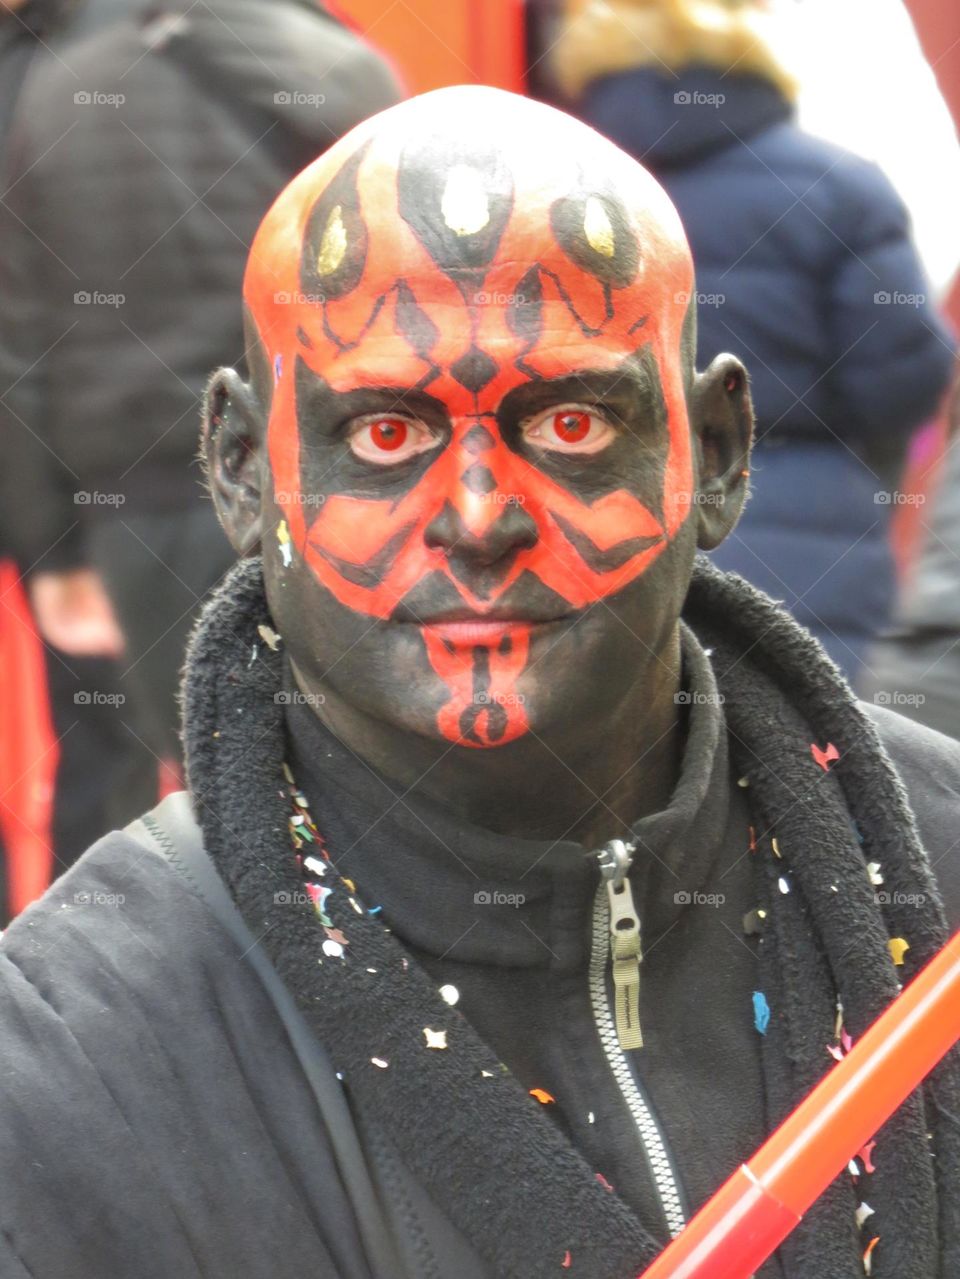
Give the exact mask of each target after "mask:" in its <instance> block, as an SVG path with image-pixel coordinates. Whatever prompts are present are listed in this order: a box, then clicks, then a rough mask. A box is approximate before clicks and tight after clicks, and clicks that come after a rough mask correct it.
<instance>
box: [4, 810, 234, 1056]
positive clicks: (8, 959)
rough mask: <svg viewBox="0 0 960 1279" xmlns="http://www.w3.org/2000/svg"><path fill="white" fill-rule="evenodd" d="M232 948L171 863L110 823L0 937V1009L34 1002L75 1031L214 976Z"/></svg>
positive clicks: (41, 1012) (46, 1020)
mask: <svg viewBox="0 0 960 1279" xmlns="http://www.w3.org/2000/svg"><path fill="white" fill-rule="evenodd" d="M230 946H231V942H230V938H229V936H228V935H227V934H226V932H225V931H224V930H223V929H222V928H220V927H219V925H218V924H217V921H216V920H215V919H214V918H213V916H212V915H211V913H210V911H209V909H208V908H207V906H206V905H205V903H204V902H203V900H202V899H201V898H200V897H199V896H198V895H197V894H196V893H194V892H193V891H192V890H191V888H190V885H189V884H188V883H187V882H186V880H184V879H183V877H182V876H180V875H179V874H177V872H176V871H175V870H174V869H173V868H172V867H171V865H170V863H169V862H167V861H166V860H165V859H164V858H163V857H161V856H159V855H158V854H157V853H155V852H152V851H150V849H148V848H147V847H145V846H144V845H143V844H141V843H140V842H138V841H137V840H136V839H134V838H133V837H132V836H131V835H129V834H127V833H126V832H123V831H113V832H111V833H110V834H108V835H105V836H104V837H103V838H102V839H101V840H99V841H98V842H97V843H96V844H94V845H93V846H92V847H91V848H89V849H88V850H87V851H86V853H84V855H83V856H82V857H81V858H80V859H79V860H78V861H77V862H76V864H75V865H74V866H72V867H71V868H70V870H68V871H67V872H66V873H65V874H64V875H62V876H61V877H60V878H59V879H57V880H55V881H54V883H53V884H52V885H51V886H50V887H49V888H48V889H47V891H46V892H45V893H44V894H43V896H42V897H41V898H39V900H38V901H36V902H34V903H33V904H32V905H31V906H29V907H28V908H27V909H26V910H25V911H24V912H23V913H22V914H21V915H19V916H18V917H17V918H16V919H15V920H14V921H13V922H12V923H11V924H10V926H9V927H8V928H7V929H6V931H5V932H4V933H3V935H2V937H0V1016H3V1017H6V1016H11V1015H15V1013H14V1011H13V1010H15V1009H17V1008H20V1009H24V1008H32V1009H33V1010H34V1011H33V1014H32V1015H34V1016H35V1017H36V1018H37V1024H40V1023H43V1024H44V1025H45V1026H46V1027H47V1028H48V1029H49V1030H50V1031H51V1033H54V1034H56V1033H59V1032H58V1031H55V1030H54V1027H55V1026H56V1025H57V1023H63V1024H64V1025H66V1026H67V1027H68V1028H69V1030H70V1033H71V1034H72V1035H79V1036H81V1037H84V1036H86V1035H88V1034H94V1033H96V1026H97V1023H98V1022H100V1021H102V1022H103V1024H104V1025H105V1026H107V1025H109V1026H110V1027H112V1028H114V1029H115V1028H116V1027H117V1025H118V1019H117V1016H116V1014H117V1013H118V1012H119V1010H121V1009H123V1008H129V1007H132V1006H134V1005H136V1006H138V1007H140V1008H145V1007H147V1006H148V1005H149V1004H150V1003H151V1002H153V1001H156V1002H158V1003H166V1002H167V1001H169V1000H170V999H172V998H178V999H182V998H183V997H184V995H185V992H186V991H187V990H188V989H189V988H190V987H191V986H192V987H194V988H196V987H198V986H202V985H203V984H204V982H208V981H214V980H215V975H216V969H217V964H218V960H220V959H222V956H223V955H224V954H225V953H228V951H229V948H230ZM175 992H177V993H175ZM108 1010H110V1013H111V1015H110V1016H109V1017H107V1015H106V1014H107V1011H108ZM171 1011H172V1010H171ZM2 1055H3V1053H2V1050H0V1056H2Z"/></svg>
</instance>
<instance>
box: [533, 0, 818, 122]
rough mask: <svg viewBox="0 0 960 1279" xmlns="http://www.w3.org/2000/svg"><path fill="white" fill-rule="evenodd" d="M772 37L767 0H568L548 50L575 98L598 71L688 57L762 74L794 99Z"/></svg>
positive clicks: (671, 64) (669, 64) (675, 62)
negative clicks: (765, 0) (554, 39)
mask: <svg viewBox="0 0 960 1279" xmlns="http://www.w3.org/2000/svg"><path fill="white" fill-rule="evenodd" d="M775 39H776V22H775V18H774V15H773V14H772V12H771V11H770V8H769V5H768V4H767V3H765V2H764V0H565V13H564V15H563V17H562V19H561V30H560V35H559V38H558V40H557V42H556V44H555V45H554V47H553V51H552V53H551V55H550V56H551V60H552V63H553V68H554V73H555V74H556V76H557V79H558V81H559V83H560V86H561V88H562V89H563V91H564V93H566V94H567V95H568V97H569V98H570V99H572V100H575V99H577V98H579V97H580V95H581V94H582V93H583V91H584V89H585V88H586V87H587V85H589V84H590V83H591V81H593V80H597V79H599V78H600V77H601V76H605V75H613V74H614V73H615V72H617V71H627V70H629V69H630V68H631V67H641V66H658V65H659V66H660V67H662V68H664V69H667V70H670V71H679V70H680V69H681V68H682V67H685V66H688V65H689V64H690V63H706V64H707V65H708V66H712V67H715V68H717V69H718V70H720V71H729V72H730V73H731V74H736V73H739V74H741V75H743V74H746V73H752V74H754V75H759V76H763V77H764V78H765V79H767V80H771V81H772V82H773V83H774V84H775V85H777V86H778V88H780V89H781V91H782V92H783V93H785V94H786V95H787V97H788V98H790V99H791V100H793V99H794V98H795V97H796V94H797V82H796V80H795V79H794V77H793V76H792V75H791V73H790V72H789V70H788V69H787V68H786V66H785V65H784V63H783V61H782V60H781V58H780V57H779V56H778V55H777V54H776V53H775V52H774V44H775Z"/></svg>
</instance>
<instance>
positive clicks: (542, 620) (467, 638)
mask: <svg viewBox="0 0 960 1279" xmlns="http://www.w3.org/2000/svg"><path fill="white" fill-rule="evenodd" d="M569 616H570V614H564V615H563V616H561V617H517V616H516V614H511V615H498V614H496V613H472V612H469V611H466V610H459V611H457V612H451V613H446V614H442V615H439V616H437V617H430V618H421V619H420V622H419V625H420V626H421V627H422V629H423V630H428V631H431V632H432V633H433V634H434V635H437V636H439V637H440V638H441V639H444V640H446V641H447V642H448V643H451V644H455V645H466V646H469V645H471V644H495V643H498V642H499V641H500V640H501V639H503V638H505V637H507V636H510V635H514V634H516V633H517V632H518V631H534V630H542V629H543V628H544V627H546V626H552V625H554V624H555V623H557V622H563V621H567V620H568V618H569Z"/></svg>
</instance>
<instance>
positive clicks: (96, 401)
mask: <svg viewBox="0 0 960 1279" xmlns="http://www.w3.org/2000/svg"><path fill="white" fill-rule="evenodd" d="M99 3H104V4H107V3H110V4H112V5H113V7H114V10H115V12H114V14H113V15H112V20H111V21H110V22H109V23H108V24H107V25H106V26H101V28H100V29H99V30H97V31H95V32H94V33H92V34H90V33H88V32H81V33H80V34H81V35H82V37H83V38H78V39H76V40H72V39H71V41H70V42H69V44H68V45H67V46H66V47H64V45H63V44H62V43H61V45H60V46H59V47H58V46H57V45H56V44H52V45H50V46H49V47H47V46H46V45H45V47H44V49H43V51H42V54H41V56H36V57H34V58H33V59H32V60H31V65H30V67H29V70H28V71H27V73H26V75H25V78H24V83H23V85H22V88H21V90H20V93H19V96H18V100H17V104H16V108H15V110H14V112H13V119H12V123H11V133H10V139H9V144H8V147H7V178H6V180H5V182H4V186H5V187H6V188H8V189H7V192H6V195H5V197H4V201H3V206H2V208H0V217H2V219H3V225H2V235H0V391H2V398H0V430H2V433H3V438H4V443H5V448H6V450H7V453H8V460H9V466H8V468H7V469H8V474H7V482H6V485H5V493H4V504H5V507H6V511H7V528H8V533H9V536H10V538H11V539H12V541H13V544H14V548H15V551H16V554H17V558H18V561H19V562H20V563H22V564H23V565H25V566H29V567H30V569H31V598H32V602H33V606H34V609H35V612H36V617H37V622H38V627H39V629H40V632H41V634H42V635H43V636H44V637H45V638H46V639H48V640H49V641H50V642H51V643H54V644H57V645H58V646H59V647H61V648H64V649H65V650H66V651H68V652H69V651H74V652H76V651H80V649H82V648H83V646H84V644H85V643H87V641H88V638H89V633H90V632H91V631H93V632H94V633H95V636H96V642H97V643H98V644H100V645H101V647H106V648H109V647H111V646H113V647H114V648H115V649H119V647H120V645H121V644H122V648H123V651H122V656H121V658H120V664H121V670H122V676H121V679H120V684H119V687H120V689H121V690H122V696H123V697H124V698H125V701H123V702H122V704H120V705H119V706H116V707H113V708H111V709H112V713H113V714H114V716H116V717H118V718H119V719H120V720H121V722H122V724H123V731H124V735H125V737H126V742H127V748H128V751H129V755H130V759H131V761H134V760H135V761H136V778H135V779H131V780H130V781H129V782H128V784H127V785H125V786H124V787H122V788H120V789H119V790H118V792H117V793H116V794H115V801H116V804H115V808H114V811H113V812H112V813H111V814H110V821H109V824H118V823H121V824H122V822H124V821H127V820H129V818H130V817H131V816H132V815H133V814H134V813H136V812H137V811H139V810H140V809H142V808H143V806H144V804H145V803H150V802H152V801H153V799H155V797H156V787H157V773H158V764H159V763H160V762H167V761H176V760H178V759H179V755H180V750H179V742H178V739H177V732H176V723H177V714H176V706H175V690H176V685H177V678H178V672H179V668H180V664H181V660H182V650H183V646H184V642H185V638H186V635H187V632H188V629H189V626H190V623H191V621H192V618H193V615H194V613H195V611H196V609H197V607H198V605H199V604H200V602H201V600H202V599H203V597H204V595H205V594H206V592H207V591H208V590H209V589H210V587H211V586H212V585H214V583H216V581H217V580H218V579H219V577H220V575H221V574H222V572H223V571H224V570H225V569H226V567H227V566H228V564H229V563H230V561H231V552H230V548H229V546H228V544H227V541H226V539H225V538H224V536H223V534H222V532H221V531H220V529H219V527H218V525H217V521H216V518H215V516H214V514H213V511H212V510H211V508H210V505H209V503H208V502H207V501H206V499H205V496H204V493H203V491H202V482H201V477H200V473H199V470H198V469H197V466H196V464H195V452H196V422H197V414H198V411H199V403H200V396H201V393H202V390H203V384H204V380H205V378H206V376H207V374H208V372H209V370H210V368H212V367H214V366H216V365H217V364H219V363H221V362H223V361H225V360H226V361H231V360H235V359H237V358H242V356H243V351H244V343H243V334H242V328H241V323H240V317H239V316H238V315H237V314H236V306H235V298H236V292H237V289H238V288H239V285H240V281H241V278H242V274H243V265H244V261H245V258H246V255H247V251H248V246H249V243H250V240H251V238H252V234H253V231H254V229H255V227H256V226H257V224H258V222H259V220H260V218H261V217H262V216H263V214H264V212H265V211H266V209H267V208H268V207H269V205H270V203H271V202H272V200H273V198H274V196H275V195H276V194H277V192H278V191H279V190H280V189H281V188H282V187H283V186H284V185H285V183H286V182H287V181H288V180H289V178H290V177H291V176H292V175H293V174H294V173H296V172H298V171H299V170H300V169H301V168H302V167H303V166H304V165H305V164H306V163H307V162H308V161H310V160H312V159H314V158H315V157H316V155H317V153H318V152H320V151H323V150H325V149H326V148H327V147H328V146H329V145H330V144H331V143H332V142H333V141H335V140H336V138H337V137H339V136H340V134H342V133H343V132H345V131H346V130H347V129H348V128H350V127H352V126H353V125H354V124H356V123H357V122H358V121H360V120H361V119H363V118H364V117H365V116H366V115H368V114H370V113H371V112H373V111H376V110H379V109H381V108H383V107H385V106H388V105H390V104H391V103H392V102H394V101H396V100H397V98H398V87H397V85H396V83H395V81H394V79H393V76H392V74H391V73H390V71H389V70H388V69H387V68H386V66H385V64H384V63H383V62H382V61H381V59H380V58H379V57H378V56H377V55H376V54H374V53H373V52H372V50H371V49H369V48H368V47H367V46H366V45H364V44H363V43H362V42H361V41H360V39H359V38H358V37H356V36H355V35H354V34H353V33H352V32H351V31H349V30H348V29H347V28H346V27H345V26H344V25H343V24H342V23H341V22H340V21H339V20H337V19H335V18H334V17H333V16H332V15H331V14H330V13H328V12H327V11H325V10H324V9H323V8H321V7H319V6H318V5H317V4H315V3H314V2H313V0H272V2H271V3H269V4H267V3H263V0H205V3H203V4H200V5H195V4H188V3H186V2H185V0H184V2H182V3H172V4H164V5H149V6H148V5H146V4H144V3H142V2H139V3H137V2H133V0H127V2H126V3H123V2H122V0H91V7H93V5H95V4H99ZM81 7H82V6H81ZM26 8H27V11H28V12H29V11H30V10H31V9H32V8H33V4H29V5H28V6H26ZM14 18H15V19H19V22H18V25H22V23H23V20H24V15H23V14H22V13H21V14H17V15H14ZM114 618H115V619H116V621H114ZM86 691H87V692H88V693H90V694H92V695H93V696H96V695H97V694H98V693H100V692H102V690H101V689H100V687H99V686H95V687H94V689H92V690H86Z"/></svg>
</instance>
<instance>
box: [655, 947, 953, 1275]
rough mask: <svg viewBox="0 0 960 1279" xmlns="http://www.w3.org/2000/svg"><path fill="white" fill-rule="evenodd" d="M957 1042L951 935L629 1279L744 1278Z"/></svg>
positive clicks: (764, 1257) (776, 1246)
mask: <svg viewBox="0 0 960 1279" xmlns="http://www.w3.org/2000/svg"><path fill="white" fill-rule="evenodd" d="M958 1039H960V933H957V934H956V936H955V937H954V938H953V939H952V940H951V941H950V942H949V943H948V945H946V946H945V947H944V948H943V950H942V951H941V952H940V954H939V955H937V956H936V958H935V959H933V960H932V961H931V962H930V963H929V964H928V965H927V967H926V968H925V969H924V970H923V971H922V972H921V973H920V974H919V975H918V976H917V977H915V978H914V980H913V981H912V982H911V983H910V985H909V986H908V987H907V988H906V990H904V991H903V993H902V994H901V995H900V996H899V998H898V999H896V1000H894V1002H893V1003H892V1004H891V1005H890V1007H889V1008H888V1009H887V1010H886V1012H884V1013H883V1014H882V1015H881V1016H880V1017H878V1018H877V1020H876V1021H875V1022H874V1024H873V1025H872V1026H871V1027H870V1029H869V1030H868V1031H867V1033H866V1034H865V1035H864V1036H863V1038H862V1039H861V1040H860V1041H859V1042H858V1043H857V1044H855V1045H854V1047H853V1048H852V1049H851V1050H850V1052H849V1053H848V1054H847V1055H846V1057H844V1059H843V1060H842V1061H841V1062H840V1063H839V1064H838V1065H836V1066H834V1068H833V1070H831V1071H830V1073H829V1074H828V1075H827V1076H826V1077H825V1078H824V1079H823V1080H821V1082H820V1083H819V1084H818V1085H817V1086H816V1088H814V1089H813V1091H812V1092H811V1093H810V1094H809V1095H808V1096H807V1097H806V1098H805V1100H804V1101H802V1102H801V1103H800V1105H799V1106H798V1107H797V1109H796V1110H795V1111H794V1112H793V1114H792V1115H791V1116H790V1117H789V1118H788V1119H787V1120H785V1122H784V1123H783V1124H782V1125H781V1126H780V1127H779V1128H778V1129H777V1131H776V1132H775V1133H774V1134H773V1136H772V1137H771V1138H770V1139H769V1140H768V1141H767V1142H765V1144H764V1145H762V1146H761V1147H760V1149H759V1150H758V1151H757V1153H756V1154H755V1155H754V1156H753V1158H752V1159H751V1160H750V1161H749V1163H746V1164H744V1165H743V1166H742V1167H741V1168H738V1169H737V1171H736V1172H735V1173H734V1174H733V1176H732V1177H731V1178H730V1180H729V1181H728V1182H726V1184H725V1185H724V1186H722V1187H721V1188H720V1190H718V1191H717V1193H716V1194H715V1195H714V1197H713V1198H712V1199H711V1200H710V1201H709V1203H707V1204H706V1205H705V1206H704V1207H703V1208H702V1209H701V1210H700V1212H698V1213H697V1215H696V1216H695V1217H694V1219H693V1220H692V1221H691V1222H690V1224H689V1225H688V1226H687V1227H686V1229H685V1230H683V1231H682V1232H681V1233H680V1234H679V1235H678V1236H677V1237H676V1239H674V1240H673V1242H672V1243H671V1244H670V1245H669V1246H668V1247H667V1248H666V1249H665V1250H664V1251H663V1252H662V1253H661V1254H660V1256H659V1257H658V1258H657V1259H656V1261H655V1262H654V1263H653V1265H652V1266H650V1268H649V1269H648V1270H645V1271H644V1272H643V1274H642V1275H640V1276H638V1279H750V1276H751V1275H753V1273H754V1271H756V1270H757V1269H759V1267H760V1266H761V1265H762V1264H763V1262H764V1261H766V1259H767V1258H768V1257H769V1256H770V1254H771V1253H773V1252H774V1251H775V1250H776V1249H777V1248H778V1247H779V1246H780V1244H781V1243H783V1241H784V1239H786V1237H787V1235H788V1234H789V1233H790V1231H791V1230H793V1228H794V1226H796V1225H797V1223H798V1222H799V1221H800V1219H801V1217H802V1216H803V1214H804V1213H805V1212H806V1211H807V1209H808V1208H809V1207H810V1205H811V1204H812V1203H814V1202H815V1200H816V1199H817V1197H818V1196H819V1195H821V1194H822V1193H823V1191H824V1190H826V1188H827V1187H828V1186H829V1185H830V1183H831V1182H832V1181H833V1179H834V1178H835V1177H836V1176H837V1175H838V1174H839V1173H840V1172H842V1171H843V1169H844V1168H845V1167H846V1166H847V1164H848V1163H849V1162H850V1160H851V1159H853V1158H854V1156H855V1155H856V1154H857V1152H858V1151H860V1150H862V1149H863V1147H864V1146H865V1145H866V1143H867V1142H868V1141H869V1140H870V1139H871V1137H873V1136H874V1134H875V1133H876V1132H878V1131H879V1129H880V1128H882V1127H883V1125H884V1124H885V1123H886V1121H887V1120H888V1119H889V1118H890V1116H891V1115H892V1114H893V1112H894V1111H895V1110H896V1109H897V1107H898V1106H900V1105H901V1104H902V1103H903V1102H904V1101H905V1100H906V1098H907V1097H909V1095H910V1094H911V1093H912V1092H913V1091H914V1089H915V1088H918V1087H919V1085H920V1084H921V1083H922V1082H923V1080H924V1079H925V1078H926V1076H927V1075H928V1074H929V1073H930V1071H931V1070H933V1068H934V1066H936V1064H937V1062H938V1061H940V1059H941V1058H942V1057H944V1056H945V1055H946V1054H947V1053H948V1052H949V1051H950V1049H951V1048H952V1047H953V1045H954V1044H955V1043H956V1042H957V1040H958Z"/></svg>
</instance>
